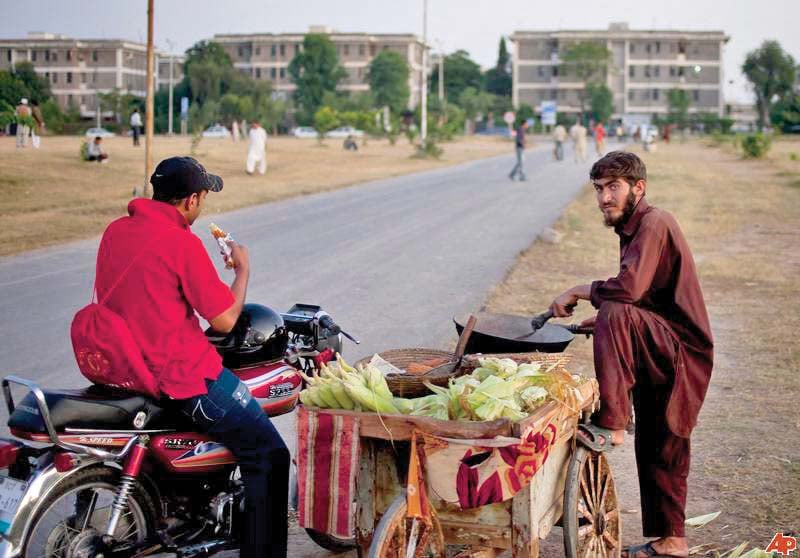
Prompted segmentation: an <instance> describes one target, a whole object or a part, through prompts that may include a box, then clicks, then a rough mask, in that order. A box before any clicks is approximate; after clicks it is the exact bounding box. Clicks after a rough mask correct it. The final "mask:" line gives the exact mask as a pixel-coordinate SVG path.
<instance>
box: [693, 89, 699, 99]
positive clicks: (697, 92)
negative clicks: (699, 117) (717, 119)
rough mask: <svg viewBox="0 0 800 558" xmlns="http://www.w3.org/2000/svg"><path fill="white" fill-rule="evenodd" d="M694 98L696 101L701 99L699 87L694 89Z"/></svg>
mask: <svg viewBox="0 0 800 558" xmlns="http://www.w3.org/2000/svg"><path fill="white" fill-rule="evenodd" d="M692 98H693V99H694V101H695V102H698V101H700V90H699V89H695V90H694V91H692Z"/></svg>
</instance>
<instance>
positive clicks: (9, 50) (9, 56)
mask: <svg viewBox="0 0 800 558" xmlns="http://www.w3.org/2000/svg"><path fill="white" fill-rule="evenodd" d="M6 58H8V61H9V62H11V49H8V51H6Z"/></svg>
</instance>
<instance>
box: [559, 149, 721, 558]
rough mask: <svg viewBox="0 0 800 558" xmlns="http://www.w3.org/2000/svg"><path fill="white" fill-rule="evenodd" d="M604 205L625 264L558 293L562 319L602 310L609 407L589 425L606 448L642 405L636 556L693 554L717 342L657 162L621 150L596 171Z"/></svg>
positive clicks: (602, 368) (603, 381)
mask: <svg viewBox="0 0 800 558" xmlns="http://www.w3.org/2000/svg"><path fill="white" fill-rule="evenodd" d="M590 178H591V180H592V183H593V185H594V188H595V191H596V193H597V205H598V207H599V208H600V211H601V212H602V213H603V220H604V222H605V224H606V226H608V227H613V228H614V232H615V233H616V234H617V235H618V236H619V241H620V270H619V273H618V274H617V276H616V277H611V278H610V279H607V280H605V281H594V282H592V283H591V284H586V285H578V286H576V287H573V288H571V289H569V290H567V291H565V292H564V293H562V294H561V295H559V296H558V298H556V299H555V300H554V301H553V303H552V305H551V306H550V309H551V310H552V312H553V314H554V316H557V317H566V316H570V315H572V311H573V308H574V307H575V305H576V304H577V303H578V301H579V300H588V301H590V302H591V304H592V306H594V307H595V308H597V310H598V312H597V315H596V316H594V317H593V318H590V319H588V320H585V321H584V322H583V324H582V325H584V326H593V327H594V365H595V373H596V375H597V380H598V382H599V384H600V410H599V411H598V413H597V414H596V415H595V416H594V417H593V419H592V424H591V425H588V427H587V428H586V429H584V430H582V431H581V432H579V436H580V437H581V439H582V441H583V442H584V443H585V444H586V445H588V446H590V447H592V448H594V449H598V450H607V449H611V448H612V447H613V446H615V445H619V444H622V443H623V441H624V438H625V428H626V426H627V425H628V423H629V421H630V420H631V395H632V399H633V408H634V409H635V412H636V431H635V449H636V463H637V466H638V471H639V488H640V493H641V505H642V527H643V535H644V536H645V537H646V538H653V539H654V540H651V541H649V542H646V543H644V544H639V545H635V546H629V547H627V548H625V549H624V550H623V557H626V558H648V557H652V556H669V557H677V558H685V557H686V556H688V553H689V546H688V544H687V542H686V537H685V532H684V521H685V510H686V492H687V490H686V487H687V477H688V474H689V461H690V459H689V457H690V446H689V437H690V435H691V432H692V429H693V428H694V427H695V425H696V424H697V416H698V414H699V412H700V407H701V405H702V403H703V400H704V398H705V394H706V390H707V388H708V383H709V380H710V378H711V369H712V364H713V347H714V345H713V340H712V337H711V328H710V326H709V322H708V314H707V312H706V307H705V303H704V301H703V293H702V292H701V290H700V283H699V281H698V278H697V271H696V269H695V264H694V259H693V258H692V254H691V251H690V250H689V245H688V244H687V242H686V239H685V238H684V236H683V233H682V232H681V229H680V227H679V226H678V223H677V221H676V220H675V218H674V217H673V216H672V215H670V214H669V213H667V212H666V211H664V210H662V209H658V208H656V207H654V206H651V205H650V204H648V203H647V200H646V199H645V192H646V190H647V169H646V168H645V165H644V163H643V162H642V160H641V159H639V157H637V156H636V155H634V154H633V153H626V152H622V151H613V152H611V153H609V154H608V155H606V156H605V157H603V158H602V159H600V160H599V161H597V162H596V163H595V164H594V166H593V167H592V170H591V172H590Z"/></svg>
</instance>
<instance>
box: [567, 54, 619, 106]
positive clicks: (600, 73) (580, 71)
mask: <svg viewBox="0 0 800 558" xmlns="http://www.w3.org/2000/svg"><path fill="white" fill-rule="evenodd" d="M561 60H562V63H561V65H560V67H559V70H560V72H561V74H562V75H565V76H575V77H576V78H577V81H581V82H583V83H584V88H583V89H580V90H578V98H579V99H580V103H581V117H583V116H584V115H585V114H586V101H587V100H588V98H589V91H588V87H587V86H588V84H589V83H591V82H603V81H605V78H606V76H607V75H608V72H609V71H610V69H611V51H610V50H608V48H606V45H605V44H604V43H600V42H597V41H581V42H577V43H573V44H571V45H569V46H568V47H567V48H566V49H565V50H564V53H563V55H562V56H561Z"/></svg>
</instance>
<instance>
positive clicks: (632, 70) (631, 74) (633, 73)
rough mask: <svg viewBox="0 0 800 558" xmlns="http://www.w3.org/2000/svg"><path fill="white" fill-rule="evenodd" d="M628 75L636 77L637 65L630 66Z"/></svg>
mask: <svg viewBox="0 0 800 558" xmlns="http://www.w3.org/2000/svg"><path fill="white" fill-rule="evenodd" d="M628 76H629V77H636V66H630V67H629V68H628Z"/></svg>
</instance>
